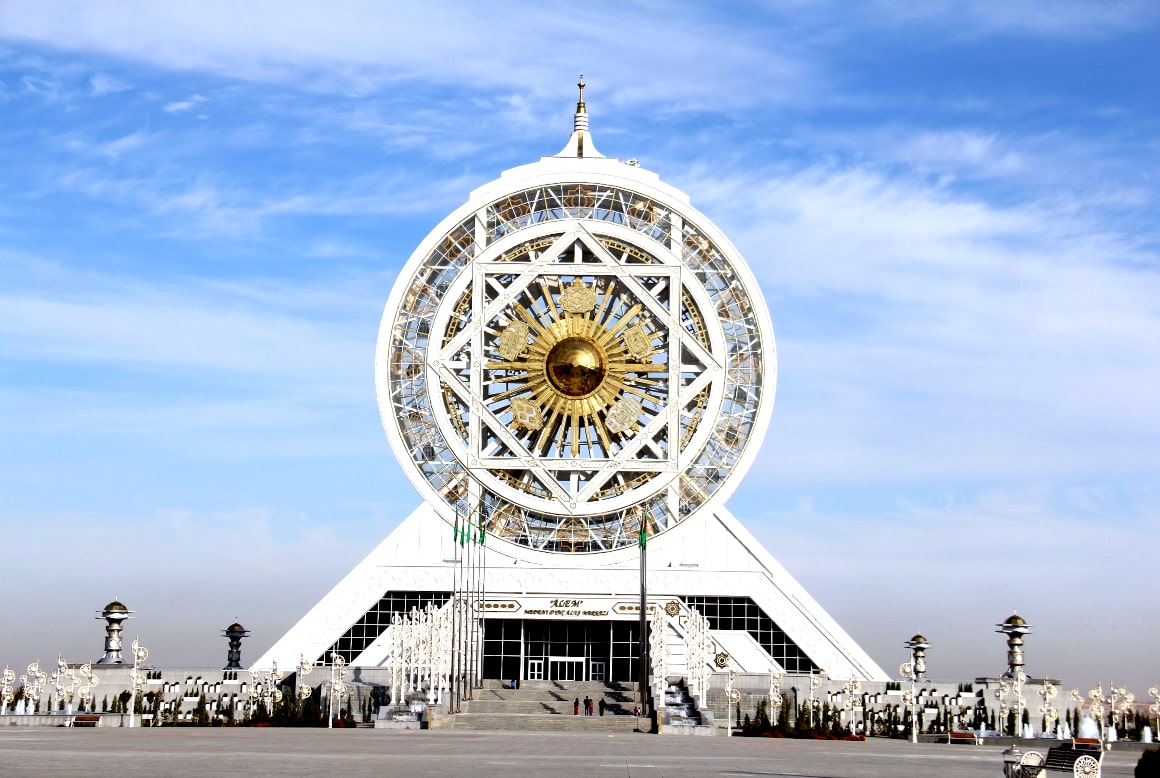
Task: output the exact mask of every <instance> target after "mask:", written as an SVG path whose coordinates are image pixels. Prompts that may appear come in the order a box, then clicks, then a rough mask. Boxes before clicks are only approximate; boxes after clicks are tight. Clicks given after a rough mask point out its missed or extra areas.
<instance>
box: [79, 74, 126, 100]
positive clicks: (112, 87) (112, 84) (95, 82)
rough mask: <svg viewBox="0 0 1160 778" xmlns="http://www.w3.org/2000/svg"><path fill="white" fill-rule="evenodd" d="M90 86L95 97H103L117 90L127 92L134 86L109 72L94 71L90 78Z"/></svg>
mask: <svg viewBox="0 0 1160 778" xmlns="http://www.w3.org/2000/svg"><path fill="white" fill-rule="evenodd" d="M89 88H90V90H91V92H92V95H93V97H103V96H105V95H111V94H116V93H117V92H125V91H127V90H129V89H132V88H133V86H132V85H131V84H128V83H126V82H125V81H122V80H121V79H119V78H117V77H116V76H111V75H109V74H108V73H94V74H93V75H92V76H91V77H90V78H89Z"/></svg>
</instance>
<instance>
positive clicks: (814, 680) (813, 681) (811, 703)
mask: <svg viewBox="0 0 1160 778" xmlns="http://www.w3.org/2000/svg"><path fill="white" fill-rule="evenodd" d="M822 679H823V676H821V675H815V674H814V673H813V672H811V673H810V698H809V700H807V701H806V705H807V706H808V707H809V709H810V717H809V722H810V729H813V728H814V712H815V711H816V710H817V709H818V708H820V707H821V701H820V700H817V699H815V698H814V692H815V691H817V690H818V689H819V688H820V687H821V685H822Z"/></svg>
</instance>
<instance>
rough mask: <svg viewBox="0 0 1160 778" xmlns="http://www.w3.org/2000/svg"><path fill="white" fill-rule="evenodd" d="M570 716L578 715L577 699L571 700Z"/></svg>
mask: <svg viewBox="0 0 1160 778" xmlns="http://www.w3.org/2000/svg"><path fill="white" fill-rule="evenodd" d="M572 715H573V716H579V715H580V698H579V697H577V698H576V699H574V700H572Z"/></svg>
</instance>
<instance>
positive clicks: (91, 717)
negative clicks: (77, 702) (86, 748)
mask: <svg viewBox="0 0 1160 778" xmlns="http://www.w3.org/2000/svg"><path fill="white" fill-rule="evenodd" d="M72 725H73V726H74V727H99V726H101V717H100V716H97V715H95V714H92V713H78V714H77V715H75V716H73V720H72Z"/></svg>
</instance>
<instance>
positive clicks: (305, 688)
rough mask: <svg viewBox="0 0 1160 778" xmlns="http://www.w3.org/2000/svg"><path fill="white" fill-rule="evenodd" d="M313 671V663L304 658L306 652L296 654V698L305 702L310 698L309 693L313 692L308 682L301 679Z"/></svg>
mask: <svg viewBox="0 0 1160 778" xmlns="http://www.w3.org/2000/svg"><path fill="white" fill-rule="evenodd" d="M312 672H314V663H313V662H311V661H309V660H308V659H307V658H306V654H299V655H298V699H299V700H301V701H302V702H306V701H307V700H308V699H310V695H311V694H313V693H314V689H312V688H311V687H310V684H308V683H305V682H304V681H303V680H302V679H303V678H305V677H306V676H308V675H310V674H311V673H312Z"/></svg>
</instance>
